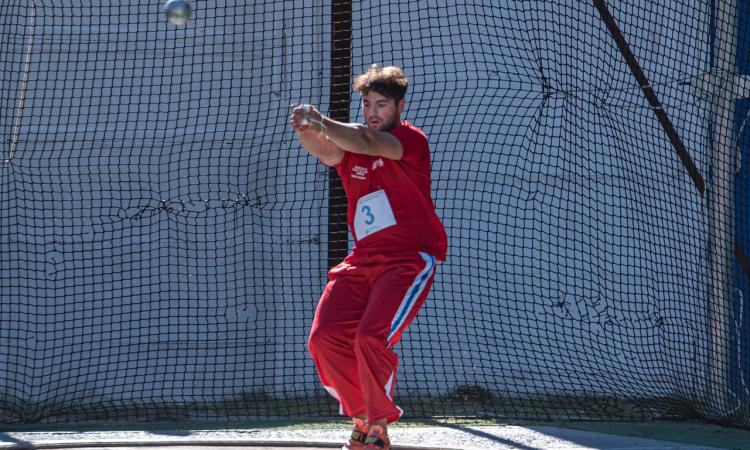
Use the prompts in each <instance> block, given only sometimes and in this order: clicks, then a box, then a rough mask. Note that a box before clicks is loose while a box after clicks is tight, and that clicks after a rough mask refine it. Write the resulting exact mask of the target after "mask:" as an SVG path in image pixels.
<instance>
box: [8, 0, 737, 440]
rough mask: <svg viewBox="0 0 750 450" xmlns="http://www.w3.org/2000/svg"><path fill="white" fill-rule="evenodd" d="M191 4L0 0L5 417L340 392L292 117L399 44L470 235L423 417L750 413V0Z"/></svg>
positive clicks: (323, 192)
mask: <svg viewBox="0 0 750 450" xmlns="http://www.w3.org/2000/svg"><path fill="white" fill-rule="evenodd" d="M192 3H193V18H192V20H191V21H190V22H189V23H188V24H187V25H185V26H174V25H171V24H169V23H168V22H167V21H166V20H165V18H164V15H163V13H162V7H163V5H161V4H159V3H158V2H156V3H155V2H145V1H140V0H132V1H130V2H109V1H96V2H94V1H90V0H83V1H81V0H73V1H71V0H30V1H23V2H22V1H20V0H9V1H5V2H4V3H3V4H2V5H0V119H1V120H0V141H1V142H2V147H0V148H2V159H3V160H4V163H3V164H2V166H1V167H0V371H2V372H3V376H2V377H0V421H3V422H31V421H47V422H54V421H72V420H85V419H118V420H132V419H135V420H146V419H192V418H245V417H269V416H304V417H310V416H331V415H334V414H336V412H337V404H336V402H335V400H333V399H332V398H329V397H327V396H326V395H325V392H324V391H323V389H322V386H321V385H320V383H319V381H318V378H317V375H316V373H315V370H314V367H313V364H312V361H311V359H310V357H309V356H308V353H307V348H306V340H307V336H308V332H309V325H310V323H311V320H312V316H313V312H314V308H315V305H316V301H317V299H318V297H319V295H320V293H321V292H322V288H323V286H324V283H325V274H326V270H327V265H328V255H329V252H332V251H333V249H335V248H336V242H335V239H337V238H336V237H332V236H333V235H332V234H331V233H330V230H331V229H332V228H333V227H331V226H329V224H330V223H332V221H333V222H335V221H336V220H340V218H335V217H333V218H331V217H329V205H331V204H336V202H337V201H339V200H337V199H336V198H334V199H333V200H331V199H329V197H330V196H329V176H330V173H329V170H328V169H327V168H325V167H324V166H322V165H321V164H319V163H317V162H316V161H315V160H314V159H313V158H312V157H310V156H308V155H307V154H306V153H305V152H304V150H302V149H300V147H299V144H298V142H297V140H296V138H295V135H294V133H293V131H292V130H291V128H290V126H289V125H288V123H287V116H288V114H289V112H290V105H292V104H297V103H302V102H304V103H313V104H316V105H319V106H320V108H321V109H322V110H323V112H326V113H331V111H330V109H331V105H332V100H331V99H332V97H335V96H336V95H339V94H336V93H335V92H339V93H340V91H341V89H340V88H341V79H340V73H341V69H342V67H343V69H344V73H349V74H350V75H356V74H358V73H360V72H362V71H364V70H366V69H367V68H368V67H369V65H370V64H371V63H383V64H385V65H390V64H395V65H398V66H400V67H402V68H403V69H404V70H405V72H406V74H407V75H408V76H409V78H410V80H411V85H410V91H409V94H408V96H407V107H406V111H405V114H404V117H405V118H406V119H407V120H409V121H410V122H412V123H414V124H415V125H417V126H418V127H421V128H422V129H423V130H424V131H425V132H426V134H427V135H428V137H429V140H430V145H431V150H432V175H433V196H434V198H435V202H436V205H437V208H438V213H439V215H440V216H441V217H442V219H443V221H444V224H445V225H446V228H447V231H448V235H449V239H450V248H449V260H448V262H447V263H445V264H442V265H441V266H440V267H439V269H438V275H437V278H436V281H435V285H434V287H433V289H432V293H431V295H430V297H429V299H428V301H427V304H426V305H425V307H424V308H423V310H422V311H421V312H420V315H419V316H418V318H417V320H416V321H415V322H414V323H413V324H412V326H411V327H410V329H409V330H408V332H407V334H406V335H405V337H404V339H403V341H402V342H401V344H400V345H399V347H398V351H399V353H400V354H401V367H400V373H399V381H398V386H397V390H396V396H397V402H398V403H399V405H400V406H401V407H402V408H404V409H405V410H406V417H425V416H443V415H461V416H464V415H466V416H491V417H512V418H533V419H549V418H555V419H557V418H567V419H575V418H608V419H613V418H614V419H642V418H661V417H671V418H684V417H695V416H701V417H704V418H706V419H709V420H716V421H726V422H729V423H734V424H737V425H742V426H748V425H750V412H749V406H748V397H750V395H749V394H748V385H747V384H748V382H749V381H750V375H748V371H749V370H750V363H748V357H749V356H750V355H748V340H749V339H750V338H749V337H748V336H750V324H748V319H747V314H748V309H750V302H749V301H748V298H749V295H750V290H749V289H748V284H747V283H748V278H747V274H748V271H749V270H750V264H749V263H748V262H747V256H746V255H747V252H748V250H749V249H750V242H748V241H750V239H749V238H748V235H749V233H748V216H747V214H748V196H747V192H748V180H749V178H750V177H749V176H748V168H747V167H746V166H747V164H744V165H743V164H741V161H742V158H741V155H747V153H748V151H749V150H748V149H749V148H750V131H748V130H750V127H747V126H746V125H747V122H748V121H747V120H746V117H747V115H748V110H750V103H748V100H746V99H744V97H747V96H750V94H748V92H750V91H749V89H750V58H748V50H747V48H748V43H750V7H748V6H747V5H746V4H745V3H743V2H737V3H735V2H702V3H701V2H698V3H696V2H690V1H684V0H670V1H665V2H640V1H618V2H602V1H601V0H593V1H592V2H590V3H587V2H580V1H573V0H558V1H554V2H550V1H513V2H505V1H497V0H476V1H470V2H454V1H447V0H425V1H398V2H395V1H393V2H392V1H374V0H363V1H361V2H353V3H352V4H349V5H347V4H343V3H340V2H339V1H336V2H335V3H334V4H333V5H331V4H330V3H320V2H314V1H311V0H304V1H302V2H299V1H291V0H285V1H271V0H268V1H265V2H262V1H258V2H251V3H250V4H248V3H245V2H240V1H236V2H235V1H233V0H220V1H211V2H204V1H193V2H192ZM609 3H611V4H609ZM348 8H351V14H350V15H349V14H347V13H344V14H342V10H347V9H348ZM605 10H606V11H607V12H608V13H610V14H611V20H610V21H609V22H608V21H607V18H606V17H605V16H606V14H605V12H604V11H605ZM349 17H350V18H351V23H350V24H349V23H347V21H348V20H349ZM342 21H344V22H342ZM613 25H614V28H613ZM342 26H343V28H344V29H347V27H350V31H351V33H350V34H351V37H350V38H351V41H350V42H341V41H340V39H346V38H341V36H342V34H341V33H340V30H341V27H342ZM336 27H338V30H339V33H336V32H332V29H336ZM618 33H619V35H618ZM343 34H344V35H347V38H348V34H349V33H343ZM618 36H619V37H618ZM336 39H339V40H336ZM618 39H621V43H622V42H625V43H626V46H627V48H626V49H624V48H623V47H622V45H620V46H618ZM332 44H335V45H333V47H337V48H339V49H341V48H348V49H350V51H351V60H349V59H348V58H342V57H338V56H335V55H336V54H335V52H334V53H333V54H332ZM628 51H629V52H631V54H632V58H630V59H629V57H628V54H627V52H628ZM342 64H344V66H341V65H342ZM636 66H637V68H638V69H640V70H641V71H642V74H641V76H640V77H639V74H638V73H637V72H638V71H637V70H636ZM336 73H338V74H339V77H338V78H337V77H336V75H335V74H336ZM644 80H646V81H644ZM349 82H350V80H347V86H345V88H344V90H347V89H349V87H348V83H349ZM337 89H338V90H337ZM337 98H338V97H337ZM654 99H656V101H657V102H658V103H654ZM339 101H340V98H339ZM337 108H339V111H341V109H340V105H338V106H337ZM360 109H361V108H360V105H359V97H358V96H357V95H353V96H352V97H351V104H350V114H349V115H350V117H349V119H350V120H351V121H361V117H360ZM660 111H663V113H662V112H660ZM670 127H671V130H670ZM683 150H684V151H683ZM681 151H683V154H682V157H681V155H680V152H681ZM685 155H687V157H688V158H689V161H686V159H685ZM690 164H692V165H694V167H695V170H694V171H692V173H691V169H690ZM696 175H697V177H696ZM701 183H703V185H701ZM338 195H340V193H339V192H336V193H335V194H334V197H335V196H338ZM339 203H340V201H339ZM338 223H340V222H338ZM336 236H338V235H336ZM339 248H340V245H339Z"/></svg>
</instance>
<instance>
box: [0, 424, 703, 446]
mask: <svg viewBox="0 0 750 450" xmlns="http://www.w3.org/2000/svg"><path fill="white" fill-rule="evenodd" d="M389 434H390V435H391V440H392V442H393V443H394V449H397V448H398V447H402V448H404V447H419V448H423V449H461V450H473V449H492V450H510V449H522V450H574V449H575V450H583V449H607V450H621V449H622V450H624V449H633V450H636V449H637V450H666V449H684V450H715V449H717V447H705V446H696V445H687V444H677V443H669V442H663V441H657V440H652V439H643V438H636V437H625V436H614V435H608V434H603V433H594V432H588V431H579V430H571V429H567V428H559V427H547V426H512V425H508V426H462V425H447V426H435V427H424V428H420V427H408V428H402V429H399V428H398V427H394V428H392V429H391V430H389ZM347 437H348V432H347V431H346V430H341V429H326V428H321V429H299V430H296V429H289V428H283V429H281V428H269V429H247V430H227V431H216V430H212V431H201V430H172V431H170V430H163V431H108V432H75V431H65V432H63V431H56V432H4V433H0V449H12V448H13V447H27V448H30V447H34V446H36V447H51V446H57V447H58V448H60V447H64V446H66V445H67V446H70V447H74V446H75V447H79V448H80V447H90V448H94V447H97V448H106V447H108V446H109V447H120V448H122V447H124V446H128V447H137V446H139V445H147V446H149V447H152V448H153V447H156V448H165V447H181V448H186V449H192V450H195V448H196V447H211V446H224V447H226V446H227V445H229V446H240V447H245V448H248V447H256V448H257V447H263V446H277V448H278V447H285V446H286V447H297V448H299V447H300V446H301V445H304V446H306V447H308V446H309V447H323V448H337V447H338V446H340V445H341V443H342V442H344V441H345V440H346V438H347Z"/></svg>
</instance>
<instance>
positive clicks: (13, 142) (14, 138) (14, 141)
mask: <svg viewBox="0 0 750 450" xmlns="http://www.w3.org/2000/svg"><path fill="white" fill-rule="evenodd" d="M35 22H36V0H31V14H29V17H28V21H27V26H26V28H28V29H30V30H31V31H30V32H29V41H28V43H27V44H26V58H25V61H24V67H23V78H22V79H21V92H20V95H19V97H18V108H17V109H16V118H15V122H14V125H13V134H12V135H11V138H10V152H9V153H8V158H7V159H6V160H5V163H6V164H10V163H11V162H12V161H13V158H15V156H16V147H18V135H19V134H20V133H21V119H22V118H23V107H24V103H25V101H26V90H27V86H28V84H29V68H30V67H31V49H32V47H33V45H34V24H35Z"/></svg>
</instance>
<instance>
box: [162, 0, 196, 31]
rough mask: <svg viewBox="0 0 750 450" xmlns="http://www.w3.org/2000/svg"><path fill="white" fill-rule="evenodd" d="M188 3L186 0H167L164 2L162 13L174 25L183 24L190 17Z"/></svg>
mask: <svg viewBox="0 0 750 450" xmlns="http://www.w3.org/2000/svg"><path fill="white" fill-rule="evenodd" d="M190 13H191V10H190V3H189V2H188V1H187V0H169V1H167V3H165V4H164V14H166V15H167V20H169V21H170V22H171V23H172V24H174V25H185V24H186V23H187V21H188V19H190Z"/></svg>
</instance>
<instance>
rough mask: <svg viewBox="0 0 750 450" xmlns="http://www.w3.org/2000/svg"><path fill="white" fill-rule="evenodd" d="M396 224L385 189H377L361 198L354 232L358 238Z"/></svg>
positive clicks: (355, 215)
mask: <svg viewBox="0 0 750 450" xmlns="http://www.w3.org/2000/svg"><path fill="white" fill-rule="evenodd" d="M393 225H396V218H395V217H393V210H392V209H391V204H390V202H388V197H387V196H386V195H385V191H384V190H382V189H381V190H379V191H375V192H373V193H371V194H367V195H365V196H364V197H362V198H360V199H359V201H358V202H357V212H356V213H355V214H354V234H355V235H356V237H357V239H364V238H366V237H367V236H370V235H372V234H375V233H377V232H378V231H380V230H383V229H385V228H388V227H391V226H393Z"/></svg>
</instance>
